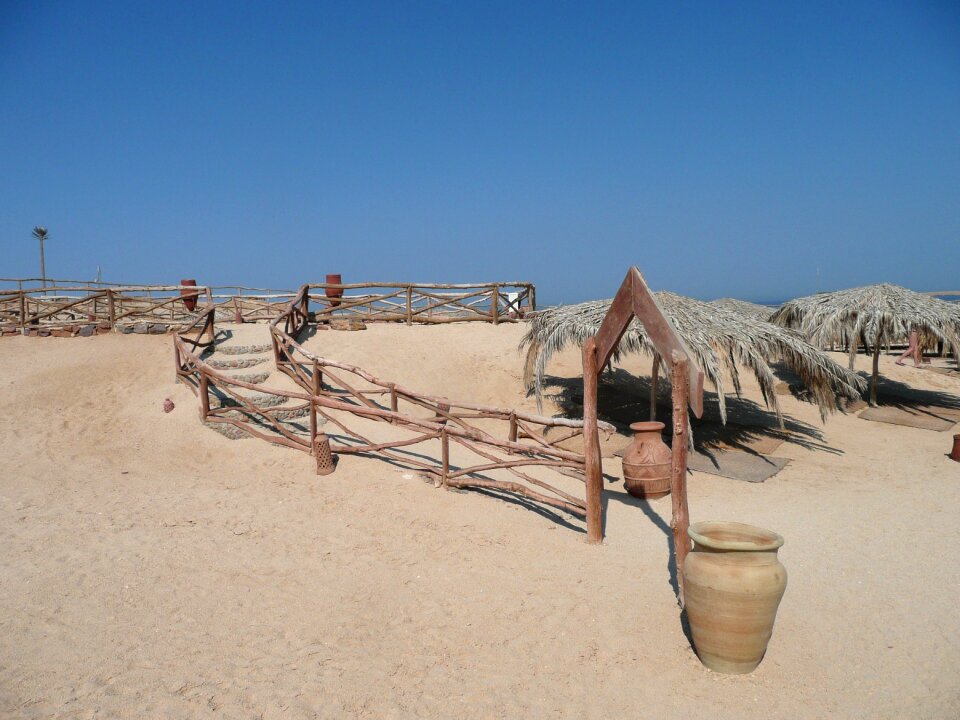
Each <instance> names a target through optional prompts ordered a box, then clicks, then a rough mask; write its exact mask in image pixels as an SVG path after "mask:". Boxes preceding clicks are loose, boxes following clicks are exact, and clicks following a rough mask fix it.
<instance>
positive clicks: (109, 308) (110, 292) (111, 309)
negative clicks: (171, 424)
mask: <svg viewBox="0 0 960 720" xmlns="http://www.w3.org/2000/svg"><path fill="white" fill-rule="evenodd" d="M107 314H108V315H109V316H110V329H111V330H113V329H114V327H113V324H114V323H115V322H116V321H117V312H116V309H115V307H114V301H113V290H110V289H109V288H108V289H107ZM204 419H206V418H204Z"/></svg>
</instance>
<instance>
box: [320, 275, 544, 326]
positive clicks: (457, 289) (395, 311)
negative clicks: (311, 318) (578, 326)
mask: <svg viewBox="0 0 960 720" xmlns="http://www.w3.org/2000/svg"><path fill="white" fill-rule="evenodd" d="M308 288H309V291H308V292H310V300H311V302H313V303H314V304H315V305H316V307H317V309H316V311H315V317H316V320H317V322H327V321H328V320H331V319H334V318H354V319H358V320H365V321H371V320H373V321H381V322H405V323H407V324H408V325H409V324H411V323H415V322H416V323H445V322H467V321H479V322H491V323H493V324H497V323H501V322H513V321H516V320H518V319H520V318H522V317H523V316H524V315H525V314H526V313H528V312H532V311H534V310H536V293H535V291H534V288H533V285H532V284H531V283H521V282H515V283H487V284H482V285H450V284H447V285H444V284H429V283H422V284H411V283H353V284H342V285H331V284H317V285H309V286H308ZM327 290H342V291H343V295H342V296H341V297H340V298H339V302H336V303H334V302H331V301H330V299H328V298H327V295H326V293H327ZM350 291H365V292H352V293H351V292H350Z"/></svg>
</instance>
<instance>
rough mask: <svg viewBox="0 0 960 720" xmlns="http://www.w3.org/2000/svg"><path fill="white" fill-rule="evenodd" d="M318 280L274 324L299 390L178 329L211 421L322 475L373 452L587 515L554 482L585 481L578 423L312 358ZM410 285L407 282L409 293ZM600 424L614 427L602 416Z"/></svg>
mask: <svg viewBox="0 0 960 720" xmlns="http://www.w3.org/2000/svg"><path fill="white" fill-rule="evenodd" d="M312 287H313V286H309V285H305V286H303V287H302V288H301V289H300V290H299V291H298V292H297V293H296V295H295V296H294V298H293V300H292V301H291V302H290V303H288V304H287V306H286V311H285V312H284V313H283V314H282V315H280V316H279V317H277V318H276V319H275V320H274V321H272V322H271V323H270V328H269V329H270V336H271V343H272V346H273V354H274V362H275V364H276V367H277V368H278V369H279V370H280V371H281V372H283V373H285V374H286V375H288V376H289V377H290V378H292V379H293V381H294V382H295V383H296V384H297V386H299V388H300V390H299V391H294V392H291V391H282V390H276V389H269V388H265V387H263V386H261V385H254V384H250V383H247V382H244V381H241V380H238V379H236V378H232V377H229V376H227V375H225V374H224V373H222V372H220V371H218V370H216V369H214V368H213V367H211V366H210V365H209V364H207V363H206V362H205V361H204V359H203V357H202V353H201V352H199V350H200V346H199V345H198V342H197V339H196V338H191V337H187V336H186V332H181V333H178V334H176V335H175V336H174V353H175V360H176V376H177V379H178V380H180V381H182V382H185V383H186V384H187V385H188V386H189V387H190V388H191V389H193V391H194V392H196V393H197V394H198V395H199V396H200V401H201V402H200V414H201V417H202V419H203V420H204V421H205V422H207V423H210V424H226V425H232V426H233V427H235V428H238V429H240V430H242V431H243V432H245V433H247V434H249V435H251V436H254V437H259V438H261V439H266V440H269V441H270V442H274V443H277V444H280V445H284V446H286V447H290V448H293V449H296V450H300V451H303V452H308V453H310V454H312V455H314V457H315V461H316V464H317V472H318V473H326V472H328V471H330V470H332V464H331V463H330V460H331V459H332V457H333V456H336V455H349V454H356V455H372V456H375V457H380V458H382V459H385V460H387V461H388V462H391V463H393V464H396V465H399V466H402V467H405V468H413V469H417V470H420V471H422V472H425V473H428V474H429V475H430V476H432V477H433V478H434V484H435V485H437V486H438V487H456V488H480V489H484V490H487V491H494V492H502V493H508V494H510V495H514V496H520V497H522V498H525V499H526V500H528V501H531V502H535V503H538V504H542V505H547V506H550V507H553V508H556V509H558V510H563V511H565V512H568V513H571V514H573V515H577V516H581V517H582V516H584V514H585V511H586V504H585V500H584V499H582V498H581V497H579V496H578V494H577V493H575V492H574V490H573V489H571V488H570V487H566V488H564V487H560V486H558V483H560V482H564V483H565V484H567V485H568V486H569V485H571V484H572V485H573V486H574V487H582V484H583V482H584V457H583V455H582V454H581V453H579V452H575V451H572V450H567V449H563V448H562V447H559V445H560V444H561V443H564V442H566V441H569V440H570V439H571V438H575V437H577V436H579V435H582V433H583V422H582V421H580V420H570V419H567V418H549V417H542V416H539V415H535V414H532V413H526V412H523V411H519V410H515V409H510V408H499V407H493V406H488V405H483V404H480V403H472V402H465V401H458V400H451V399H449V398H444V397H438V396H432V395H427V394H423V393H418V392H415V391H413V390H411V389H409V388H405V387H403V386H401V385H398V384H397V383H394V382H389V381H385V380H381V379H379V378H377V377H375V376H374V375H372V374H371V373H369V372H367V371H365V370H363V369H362V368H359V367H356V366H353V365H349V364H347V363H343V362H338V361H336V360H331V359H328V358H324V357H321V356H318V355H315V354H313V353H311V352H310V351H308V350H307V349H306V348H304V347H303V346H302V345H300V343H299V341H298V337H299V335H300V334H301V333H302V332H303V331H304V330H305V329H306V328H307V327H308V324H309V323H310V319H311V316H313V317H318V318H319V317H320V316H321V313H319V312H317V313H312V312H311V308H310V303H311V300H312V299H313V298H312V296H311V293H310V291H311V289H312ZM406 287H410V286H405V287H404V288H403V291H404V292H405V289H406ZM206 312H207V317H208V318H209V323H210V327H212V322H213V318H214V316H215V315H216V307H215V306H214V305H213V303H212V302H211V304H210V306H209V307H208V309H207V311H206ZM205 328H207V325H206V324H203V325H201V323H200V321H199V319H198V321H197V323H196V324H195V326H194V327H193V328H191V329H190V331H191V332H193V333H199V336H198V337H202V336H203V335H204V329H205ZM204 347H206V348H209V344H207V345H205V346H204ZM241 390H250V391H255V393H256V395H255V396H251V395H244V394H242V393H241V392H240V391H241ZM265 396H273V398H274V399H271V400H270V401H268V402H264V401H263V400H259V402H260V404H259V405H258V404H257V402H256V401H254V400H253V399H251V398H253V397H256V398H263V397H265ZM281 398H282V399H283V400H284V402H292V403H294V406H292V408H291V406H284V407H283V408H281V409H280V410H278V409H277V403H276V402H275V399H281ZM291 409H296V410H306V411H307V413H308V416H309V423H308V425H307V426H306V427H305V428H302V429H301V431H298V430H297V429H294V428H293V427H291V425H290V424H289V423H287V422H285V421H284V420H283V419H282V417H281V416H282V414H283V412H284V411H290V410H291ZM321 426H322V427H323V430H321V429H320V428H321ZM378 428H379V430H378ZM553 428H562V429H563V430H561V431H560V432H557V433H556V434H554V433H551V432H549V431H550V430H551V429H553ZM600 428H601V429H602V430H604V431H605V432H608V433H609V432H613V430H614V428H613V426H610V425H607V424H605V423H600ZM564 430H565V432H564ZM375 434H376V435H379V437H376V438H375V437H373V436H374V435H375ZM511 477H512V478H513V479H510V478H511Z"/></svg>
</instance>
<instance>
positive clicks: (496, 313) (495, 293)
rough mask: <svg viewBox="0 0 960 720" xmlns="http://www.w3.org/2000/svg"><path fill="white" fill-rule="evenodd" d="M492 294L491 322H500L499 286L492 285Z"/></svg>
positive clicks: (497, 323)
mask: <svg viewBox="0 0 960 720" xmlns="http://www.w3.org/2000/svg"><path fill="white" fill-rule="evenodd" d="M491 294H492V296H493V305H492V307H491V312H493V324H494V325H499V324H500V286H499V285H494V286H493V290H492V293H491Z"/></svg>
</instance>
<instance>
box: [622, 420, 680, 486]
mask: <svg viewBox="0 0 960 720" xmlns="http://www.w3.org/2000/svg"><path fill="white" fill-rule="evenodd" d="M630 429H631V430H633V432H634V436H633V444H632V445H631V446H630V447H629V448H627V451H626V452H625V453H624V454H623V482H624V485H626V486H627V492H628V493H630V494H631V495H633V496H634V497H638V498H643V499H645V500H653V499H656V498H659V497H663V496H664V495H667V494H669V493H670V468H671V458H672V455H671V453H670V447H669V446H668V445H667V444H666V443H665V442H664V441H663V437H662V433H663V423H662V422H635V423H633V424H632V425H631V426H630Z"/></svg>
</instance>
